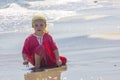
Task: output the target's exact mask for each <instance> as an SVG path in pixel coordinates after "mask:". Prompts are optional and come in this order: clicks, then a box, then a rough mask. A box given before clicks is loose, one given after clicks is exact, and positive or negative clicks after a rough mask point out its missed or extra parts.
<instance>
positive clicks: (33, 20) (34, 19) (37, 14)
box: [32, 13, 48, 33]
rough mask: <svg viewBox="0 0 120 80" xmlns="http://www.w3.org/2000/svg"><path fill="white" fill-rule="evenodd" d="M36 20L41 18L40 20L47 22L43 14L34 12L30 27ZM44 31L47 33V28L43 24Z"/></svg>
mask: <svg viewBox="0 0 120 80" xmlns="http://www.w3.org/2000/svg"><path fill="white" fill-rule="evenodd" d="M36 20H42V21H44V22H45V24H47V22H46V18H45V16H43V15H42V14H40V13H35V14H34V15H33V18H32V27H33V24H34V22H35V21H36ZM44 32H45V33H48V31H47V29H46V26H45V29H44Z"/></svg>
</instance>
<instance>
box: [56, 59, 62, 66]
mask: <svg viewBox="0 0 120 80" xmlns="http://www.w3.org/2000/svg"><path fill="white" fill-rule="evenodd" d="M61 65H62V61H61V60H60V59H59V60H58V61H57V66H58V67H59V66H61Z"/></svg>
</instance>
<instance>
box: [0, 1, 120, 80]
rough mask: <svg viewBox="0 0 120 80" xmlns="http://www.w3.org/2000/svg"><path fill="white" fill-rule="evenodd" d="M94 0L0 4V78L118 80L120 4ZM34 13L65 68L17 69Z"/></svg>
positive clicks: (17, 79)
mask: <svg viewBox="0 0 120 80" xmlns="http://www.w3.org/2000/svg"><path fill="white" fill-rule="evenodd" d="M94 1H95V0H58V1H56V0H53V1H50V0H41V1H34V0H30V1H29V0H20V1H19V0H8V1H1V3H0V20H1V21H0V63H1V64H0V71H1V73H0V80H120V76H119V74H120V3H119V0H97V1H98V2H97V3H95V2H94ZM42 3H45V4H44V5H43V4H42ZM40 4H42V5H40ZM36 12H41V13H42V14H44V15H45V16H46V17H47V20H48V26H47V28H48V31H49V33H50V34H51V35H52V36H53V38H54V39H55V41H56V43H57V45H58V48H59V52H60V55H63V56H65V57H67V59H68V62H67V64H66V66H62V67H58V68H50V69H44V70H43V71H39V72H32V71H31V70H30V68H32V67H33V66H32V65H31V64H29V67H26V66H24V65H22V62H23V59H22V55H21V50H22V46H23V43H24V40H25V38H26V37H27V36H28V35H29V34H31V33H33V30H32V27H31V17H32V15H33V14H34V13H36Z"/></svg>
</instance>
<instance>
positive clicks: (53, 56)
mask: <svg viewBox="0 0 120 80" xmlns="http://www.w3.org/2000/svg"><path fill="white" fill-rule="evenodd" d="M32 28H34V33H33V34H30V35H29V36H28V37H27V38H26V40H25V42H24V46H23V49H22V56H23V60H24V62H23V64H24V65H28V62H30V63H31V64H32V65H33V66H35V69H40V67H55V66H58V67H59V66H61V65H65V64H66V61H67V59H66V58H65V57H63V56H59V51H58V47H57V46H56V44H55V42H54V40H53V38H52V36H51V35H50V34H49V33H48V32H47V30H46V19H45V17H44V16H42V15H41V14H39V13H37V14H35V15H34V16H33V18H32Z"/></svg>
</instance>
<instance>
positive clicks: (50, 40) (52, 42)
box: [49, 36, 58, 51]
mask: <svg viewBox="0 0 120 80" xmlns="http://www.w3.org/2000/svg"><path fill="white" fill-rule="evenodd" d="M49 44H50V47H51V49H52V50H53V51H54V50H56V49H58V47H57V45H56V42H55V41H54V40H53V38H52V36H49Z"/></svg>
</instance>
